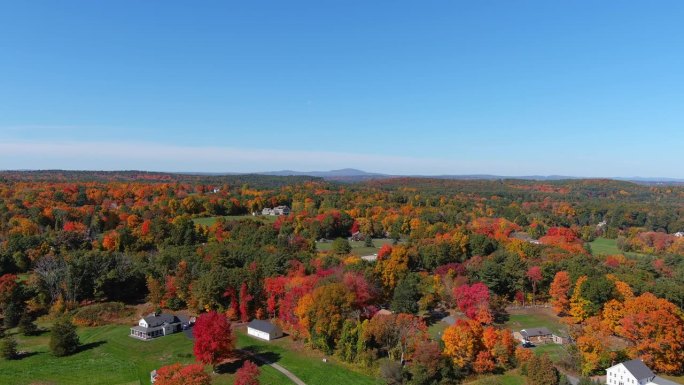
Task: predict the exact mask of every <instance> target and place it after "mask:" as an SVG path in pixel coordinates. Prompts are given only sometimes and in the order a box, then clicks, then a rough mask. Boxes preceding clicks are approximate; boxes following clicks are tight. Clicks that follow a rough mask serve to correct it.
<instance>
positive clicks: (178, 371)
mask: <svg viewBox="0 0 684 385" xmlns="http://www.w3.org/2000/svg"><path fill="white" fill-rule="evenodd" d="M154 383H155V384H156V385H211V377H210V376H209V375H208V374H207V373H205V372H204V368H203V367H202V365H199V364H192V365H187V366H183V365H182V364H173V365H168V366H162V367H161V368H159V369H158V370H157V378H156V380H155V382H154Z"/></svg>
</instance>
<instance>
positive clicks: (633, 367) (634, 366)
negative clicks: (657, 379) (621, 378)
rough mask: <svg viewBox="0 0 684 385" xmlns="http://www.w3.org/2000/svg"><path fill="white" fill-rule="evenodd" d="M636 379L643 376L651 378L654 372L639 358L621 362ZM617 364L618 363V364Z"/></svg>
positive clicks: (640, 378)
mask: <svg viewBox="0 0 684 385" xmlns="http://www.w3.org/2000/svg"><path fill="white" fill-rule="evenodd" d="M621 364H622V365H624V367H625V368H626V369H627V370H628V371H629V373H631V374H632V375H633V376H634V377H635V378H636V379H637V380H643V379H644V378H651V377H654V376H655V373H653V371H651V369H649V368H648V366H646V364H644V362H643V361H641V360H629V361H625V362H622V363H621ZM618 365H619V364H618Z"/></svg>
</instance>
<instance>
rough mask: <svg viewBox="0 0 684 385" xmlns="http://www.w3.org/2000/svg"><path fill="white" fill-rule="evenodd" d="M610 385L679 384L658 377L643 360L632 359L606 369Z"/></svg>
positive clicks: (607, 381) (607, 380) (607, 382)
mask: <svg viewBox="0 0 684 385" xmlns="http://www.w3.org/2000/svg"><path fill="white" fill-rule="evenodd" d="M606 384H608V385H677V384H676V383H674V382H672V381H670V380H666V379H664V378H662V377H658V376H656V375H655V373H653V371H651V369H649V368H648V366H646V364H644V362H643V361H641V360H630V361H625V362H621V363H619V364H617V365H613V366H611V367H610V368H608V369H606Z"/></svg>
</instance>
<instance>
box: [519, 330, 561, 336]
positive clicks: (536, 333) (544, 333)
mask: <svg viewBox="0 0 684 385" xmlns="http://www.w3.org/2000/svg"><path fill="white" fill-rule="evenodd" d="M520 334H522V336H523V337H525V338H529V337H539V336H548V335H551V334H553V333H551V331H550V330H549V329H547V328H529V329H522V330H521V331H520Z"/></svg>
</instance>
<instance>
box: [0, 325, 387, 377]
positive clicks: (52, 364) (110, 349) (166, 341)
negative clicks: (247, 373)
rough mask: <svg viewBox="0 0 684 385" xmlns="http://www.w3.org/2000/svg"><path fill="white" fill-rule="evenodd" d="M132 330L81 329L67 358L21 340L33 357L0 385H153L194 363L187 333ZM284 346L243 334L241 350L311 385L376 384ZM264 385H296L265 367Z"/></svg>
mask: <svg viewBox="0 0 684 385" xmlns="http://www.w3.org/2000/svg"><path fill="white" fill-rule="evenodd" d="M128 330H129V328H128V326H122V325H107V326H101V327H94V328H79V336H80V338H81V342H82V343H83V345H84V346H83V349H82V350H81V351H80V352H78V353H76V354H74V355H72V356H68V357H62V358H57V357H54V356H52V354H51V353H50V352H49V349H48V342H49V338H50V335H49V333H48V332H44V333H43V334H41V335H39V336H33V337H24V336H21V335H16V337H17V340H18V342H19V350H22V351H27V352H28V353H29V355H28V356H26V357H24V358H23V359H21V360H14V361H2V365H0V384H13V385H14V384H16V385H22V384H31V383H35V382H36V381H44V382H49V383H50V384H60V385H61V384H64V385H67V384H68V385H80V384H83V385H86V384H87V385H133V384H135V385H139V384H142V385H147V384H149V383H150V380H149V375H150V371H152V370H153V369H157V368H159V367H160V366H164V365H168V364H171V363H175V362H182V363H192V362H194V356H193V354H192V341H191V340H190V339H188V338H187V336H186V335H185V334H183V333H178V334H173V335H170V336H166V337H161V338H158V339H155V340H152V341H139V340H136V339H133V338H130V337H128ZM284 345H285V341H283V343H281V344H278V345H276V344H273V343H271V344H269V343H266V342H260V341H256V340H253V339H252V338H250V337H247V336H245V335H244V334H242V333H240V332H238V337H237V346H238V347H239V348H245V349H249V350H257V351H259V352H262V353H265V355H266V357H268V358H270V359H273V360H274V361H277V362H278V363H279V364H281V365H282V366H284V367H285V368H287V369H288V370H291V371H292V372H293V373H295V374H296V375H297V376H300V378H302V379H303V380H305V381H306V382H307V384H308V385H316V384H326V383H328V382H327V381H326V380H327V379H329V378H333V379H335V380H336V381H338V383H358V384H375V382H374V380H373V379H372V378H371V377H369V376H365V375H362V374H359V373H356V372H353V371H350V370H349V369H347V368H345V367H343V366H341V365H337V364H334V363H323V362H322V361H320V359H319V358H317V357H313V356H310V355H308V354H306V353H301V354H300V353H298V352H291V351H288V350H287V349H285V348H284V347H283V346H284ZM256 363H257V364H259V362H256ZM239 365H240V364H239V363H238V364H236V365H227V366H228V370H227V371H226V373H224V374H220V375H217V376H214V384H217V385H229V384H232V383H233V377H234V374H233V373H234V371H235V370H236V369H237V367H239ZM207 370H210V369H207ZM260 380H261V383H262V384H272V385H289V384H291V381H290V380H289V379H287V378H286V377H285V376H284V375H283V374H281V373H279V372H278V371H276V370H275V369H273V368H271V367H270V366H266V365H261V377H260Z"/></svg>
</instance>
